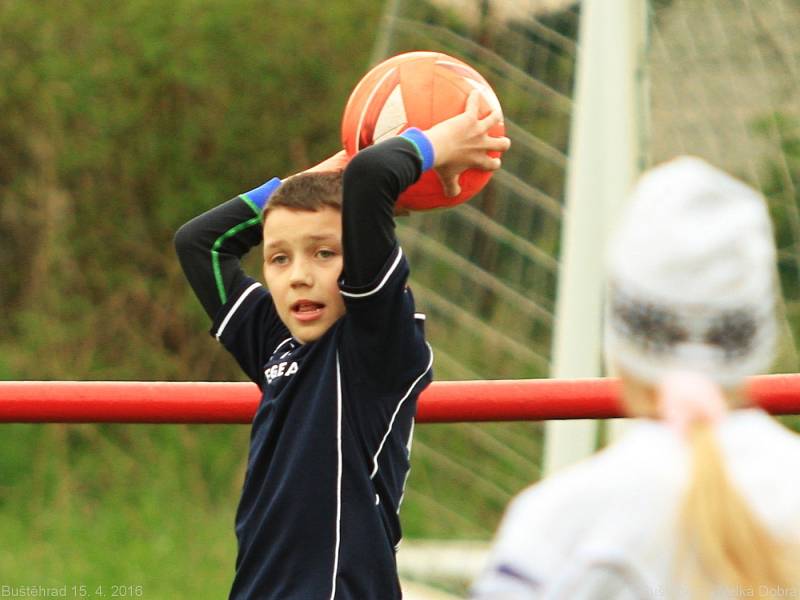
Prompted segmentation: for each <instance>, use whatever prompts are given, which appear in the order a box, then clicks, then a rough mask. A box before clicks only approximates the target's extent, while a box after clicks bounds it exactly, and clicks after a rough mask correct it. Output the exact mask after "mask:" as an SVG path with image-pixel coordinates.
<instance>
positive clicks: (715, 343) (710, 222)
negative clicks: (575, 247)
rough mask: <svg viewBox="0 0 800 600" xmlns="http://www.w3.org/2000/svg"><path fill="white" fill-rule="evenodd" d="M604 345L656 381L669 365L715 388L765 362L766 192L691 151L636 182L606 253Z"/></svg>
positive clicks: (768, 311)
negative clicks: (709, 381) (698, 376)
mask: <svg viewBox="0 0 800 600" xmlns="http://www.w3.org/2000/svg"><path fill="white" fill-rule="evenodd" d="M608 271H609V273H608V275H609V277H608V279H609V283H608V286H609V287H608V298H607V306H606V335H605V352H606V358H607V359H608V360H609V362H611V363H613V364H615V365H617V366H618V367H621V368H622V369H624V370H625V371H626V372H628V373H630V374H631V375H634V376H636V377H638V378H640V379H642V380H644V381H648V382H651V383H656V382H657V381H659V380H660V379H661V378H662V377H663V376H664V375H666V374H667V373H668V372H670V371H674V370H691V371H695V372H699V373H703V374H705V375H707V376H708V377H710V378H711V379H713V380H714V381H716V382H717V383H718V384H720V385H722V386H723V387H733V386H736V385H737V384H739V383H741V382H742V380H743V378H744V377H747V376H749V375H752V374H755V373H758V372H760V371H762V370H764V369H766V368H767V367H769V365H770V363H771V361H772V359H773V353H774V347H775V338H776V330H777V327H776V318H775V295H776V286H775V246H774V241H773V237H772V227H771V225H770V220H769V215H768V213H767V209H766V205H765V202H764V199H763V198H762V197H761V196H760V195H759V194H758V193H757V192H756V191H754V190H753V189H751V188H750V187H748V186H747V185H745V184H744V183H741V182H740V181H737V180H736V179H734V178H732V177H731V176H729V175H727V174H726V173H724V172H722V171H720V170H718V169H716V168H714V167H712V166H711V165H709V164H707V163H705V162H704V161H702V160H700V159H698V158H694V157H679V158H676V159H674V160H672V161H670V162H668V163H665V164H663V165H661V166H658V167H656V168H654V169H652V170H650V171H648V172H647V173H645V174H644V175H643V176H642V177H641V179H640V180H639V182H638V183H637V185H636V187H635V189H634V191H633V194H632V196H631V199H630V203H629V206H628V208H627V211H626V213H625V214H624V215H623V218H622V220H621V223H620V227H619V230H618V231H617V233H616V235H615V236H614V238H613V240H612V242H611V244H610V247H609V254H608Z"/></svg>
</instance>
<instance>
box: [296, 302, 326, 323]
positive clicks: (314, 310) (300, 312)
mask: <svg viewBox="0 0 800 600" xmlns="http://www.w3.org/2000/svg"><path fill="white" fill-rule="evenodd" d="M323 308H325V305H324V304H322V303H321V302H313V301H311V300H298V301H297V302H295V303H294V304H292V305H291V307H290V310H291V311H292V315H293V316H294V317H295V318H296V319H298V320H300V321H313V320H314V319H317V318H318V317H319V316H320V315H321V314H322V309H323Z"/></svg>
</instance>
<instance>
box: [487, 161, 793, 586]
mask: <svg viewBox="0 0 800 600" xmlns="http://www.w3.org/2000/svg"><path fill="white" fill-rule="evenodd" d="M774 265H775V247H774V242H773V238H772V228H771V225H770V221H769V216H768V213H767V210H766V206H765V203H764V200H763V198H762V197H761V196H760V195H759V194H758V193H756V192H755V191H754V190H752V189H751V188H750V187H748V186H747V185H745V184H743V183H742V182H740V181H737V180H735V179H733V178H732V177H730V176H729V175H727V174H725V173H723V172H722V171H720V170H718V169H716V168H714V167H712V166H710V165H708V164H707V163H705V162H704V161H702V160H700V159H697V158H692V157H680V158H677V159H674V160H672V161H670V162H668V163H666V164H664V165H661V166H659V167H656V168H654V169H652V170H651V171H649V172H647V173H645V174H644V175H643V176H642V178H641V179H640V180H639V182H638V184H637V185H636V188H635V190H634V192H633V194H632V197H631V201H630V205H629V206H628V210H627V212H626V213H625V215H624V216H623V218H622V221H621V225H620V227H619V229H618V231H617V233H616V235H615V237H614V238H613V240H612V243H611V245H610V248H609V255H608V299H607V311H606V333H605V354H606V360H607V361H608V363H609V365H610V367H611V369H612V370H613V371H614V372H615V373H616V374H618V375H619V376H620V380H621V384H622V403H623V406H624V407H625V410H626V412H627V413H628V414H629V415H630V416H633V417H645V418H644V419H642V420H641V421H639V422H637V423H636V424H635V425H634V426H633V427H632V428H631V429H630V430H629V431H628V432H627V433H626V434H625V435H624V436H623V437H622V438H621V439H620V440H619V441H618V442H617V443H615V444H613V445H611V446H609V447H608V448H606V449H604V450H603V451H602V452H599V453H598V454H597V455H595V456H594V457H592V458H590V459H587V460H586V461H583V462H582V463H580V464H577V465H575V466H573V467H570V468H568V469H565V470H564V471H562V472H561V473H558V474H556V475H554V476H552V477H550V478H549V479H547V480H545V481H543V482H541V483H539V484H537V485H534V486H532V487H531V488H529V489H528V490H525V491H524V492H523V493H522V494H520V495H519V496H518V497H517V498H516V499H515V500H514V501H513V502H512V504H511V506H510V507H509V510H508V512H507V514H506V516H505V518H504V520H503V523H502V525H501V527H500V530H499V531H498V535H497V539H496V540H495V543H494V545H493V548H492V552H491V555H490V559H489V562H488V565H487V568H486V570H485V572H484V573H483V575H482V576H481V577H480V578H479V579H478V581H477V582H476V584H475V586H474V589H473V597H474V598H480V599H482V600H485V599H504V600H518V599H534V598H536V599H539V598H547V599H565V600H567V599H568V600H581V599H590V598H592V599H594V598H596V599H600V600H612V599H616V598H626V599H627V598H638V599H654V600H655V599H658V598H663V599H664V600H667V599H672V598H679V599H683V598H731V599H732V598H739V597H751V598H758V597H782V598H785V597H795V598H800V552H799V550H800V484H798V483H797V479H796V477H797V473H800V437H798V436H797V435H795V434H794V433H792V432H790V431H789V430H788V429H785V428H784V427H782V426H781V425H780V424H779V423H777V422H776V421H775V420H773V419H772V418H771V417H769V416H768V415H767V414H766V413H765V412H764V411H762V410H761V409H758V408H755V407H752V406H751V405H750V403H749V401H748V399H747V397H746V394H745V390H744V380H745V378H746V377H748V376H750V375H754V374H756V373H758V372H761V371H762V370H764V369H766V368H768V367H769V365H770V363H771V361H772V358H773V351H774V347H775V341H776V339H775V338H776V329H777V327H776V316H775V303H776V296H777V286H776V282H775V267H774Z"/></svg>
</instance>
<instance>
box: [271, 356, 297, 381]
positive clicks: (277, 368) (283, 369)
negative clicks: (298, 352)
mask: <svg viewBox="0 0 800 600" xmlns="http://www.w3.org/2000/svg"><path fill="white" fill-rule="evenodd" d="M297 369H298V367H297V363H296V362H295V361H291V362H289V361H288V360H285V361H283V362H279V363H277V364H275V365H272V366H271V367H269V368H268V369H264V377H266V378H267V383H268V384H270V383H272V382H273V381H274V380H275V379H277V378H278V377H288V376H289V375H294V374H295V373H297Z"/></svg>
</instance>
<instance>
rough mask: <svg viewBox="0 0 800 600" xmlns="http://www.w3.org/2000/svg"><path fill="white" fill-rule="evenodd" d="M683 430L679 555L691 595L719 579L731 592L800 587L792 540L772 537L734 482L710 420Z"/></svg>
mask: <svg viewBox="0 0 800 600" xmlns="http://www.w3.org/2000/svg"><path fill="white" fill-rule="evenodd" d="M687 435H688V441H689V445H690V456H691V464H692V473H691V476H690V481H689V486H688V490H687V493H686V497H685V500H684V505H683V509H682V512H681V515H680V527H681V533H682V540H683V548H682V550H681V551H679V554H678V556H679V560H680V563H681V564H682V565H686V566H688V569H689V573H688V575H689V577H688V580H687V581H688V582H689V584H690V585H691V586H692V591H693V592H694V594H693V597H698V598H700V597H702V598H708V597H710V594H709V590H710V588H712V587H716V586H719V585H722V586H725V587H726V588H729V589H730V592H731V593H732V594H734V595H733V596H731V597H739V596H745V597H756V598H758V597H761V596H762V594H764V593H765V592H767V590H772V591H775V590H777V591H781V590H782V591H784V592H785V593H790V592H792V591H795V592H797V591H800V588H799V587H796V586H798V585H799V584H800V573H798V571H799V570H800V569H799V568H798V565H800V563H799V562H798V559H800V554H799V553H798V548H797V546H795V545H789V544H787V543H783V542H781V541H779V540H777V539H776V538H775V536H774V535H772V533H771V532H769V531H768V530H767V529H766V527H765V526H764V525H763V523H761V521H760V520H759V518H758V517H757V515H756V514H755V513H754V512H753V510H752V509H751V508H750V507H749V506H748V504H747V502H746V501H745V500H744V498H743V497H742V495H741V494H740V493H739V492H738V490H736V489H735V488H734V486H733V485H732V483H731V481H730V478H729V477H728V474H727V472H726V469H725V465H724V462H723V458H722V454H721V451H720V448H719V445H718V442H717V440H716V436H715V434H714V429H713V427H712V426H711V424H709V423H707V422H697V423H694V424H693V425H692V426H691V427H690V428H689V430H688V431H687ZM767 593H771V592H767ZM729 595H730V594H729ZM726 597H728V596H726Z"/></svg>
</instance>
